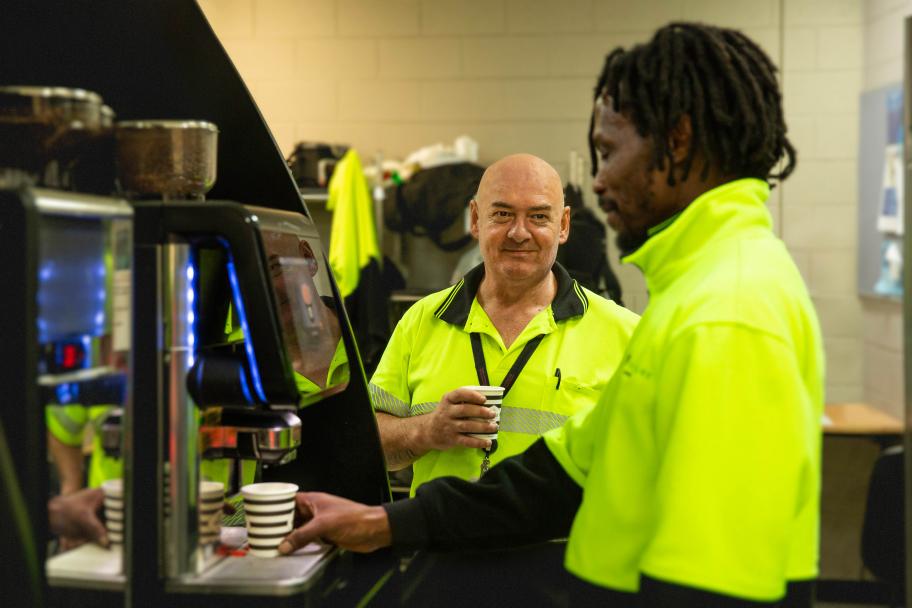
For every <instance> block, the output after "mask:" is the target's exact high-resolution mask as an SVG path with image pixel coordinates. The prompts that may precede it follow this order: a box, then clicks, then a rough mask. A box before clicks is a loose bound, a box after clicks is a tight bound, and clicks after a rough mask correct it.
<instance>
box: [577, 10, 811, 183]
mask: <svg viewBox="0 0 912 608" xmlns="http://www.w3.org/2000/svg"><path fill="white" fill-rule="evenodd" d="M600 97H603V98H604V97H610V98H611V101H612V103H613V107H614V111H615V112H623V113H624V115H625V116H627V117H628V118H629V119H630V120H631V122H632V123H633V125H634V126H635V127H636V130H637V132H638V133H639V135H640V136H641V137H649V138H651V139H652V142H653V163H654V166H656V167H658V168H659V169H664V166H665V160H666V159H667V160H668V162H669V166H671V167H673V166H674V165H673V158H672V155H671V150H670V149H669V146H668V136H669V134H670V133H671V132H672V129H673V128H674V127H675V126H676V125H677V124H678V121H679V120H680V119H681V117H682V116H683V115H685V114H686V115H688V116H689V117H690V121H691V125H692V128H693V137H692V138H691V143H690V149H689V150H688V152H687V157H686V158H685V160H684V163H683V166H682V168H681V179H687V176H688V174H689V173H690V170H691V167H692V165H693V161H694V156H695V153H696V151H697V149H698V148H699V150H700V152H701V153H702V155H703V158H704V159H705V164H704V166H703V170H702V172H701V174H700V179H702V180H705V179H706V178H707V177H708V176H709V169H710V167H711V166H717V167H718V168H719V170H720V171H721V173H722V174H723V175H725V176H731V177H734V178H741V177H756V178H759V179H762V180H765V181H770V180H773V179H775V180H778V181H782V180H783V179H785V178H786V177H788V175H789V174H790V173H791V172H792V171H793V170H794V168H795V156H796V152H795V148H794V147H792V144H791V142H789V140H788V138H787V137H786V135H785V133H786V126H785V121H784V119H783V115H782V94H781V93H780V91H779V85H778V83H777V82H776V66H774V65H773V62H772V61H771V60H770V58H769V57H768V56H767V55H766V53H764V52H763V50H762V49H760V47H759V46H757V44H756V43H755V42H753V41H752V40H751V39H750V38H748V37H747V36H745V35H744V34H742V33H741V32H738V31H736V30H731V29H726V28H720V27H714V26H710V25H704V24H700V23H671V24H669V25H667V26H665V27H663V28H661V29H660V30H658V31H657V32H656V33H655V35H654V36H653V37H652V40H650V41H649V42H648V43H647V44H638V45H636V46H634V47H633V48H631V49H630V50H628V51H625V50H624V49H622V48H620V47H619V48H616V49H615V50H613V51H612V52H611V53H610V54H609V55H608V56H607V57H606V58H605V66H604V68H603V69H602V73H601V74H600V75H599V80H598V84H597V85H596V87H595V96H594V100H596V101H597V100H598V99H599V98H600ZM594 127H595V113H594V112H593V114H592V116H591V117H590V120H589V155H590V159H591V161H592V174H593V175H595V173H596V168H597V159H596V151H595V145H594V142H593V141H592V135H593V131H594ZM783 156H784V157H785V166H784V167H782V169H781V171H779V172H777V173H774V172H772V169H773V168H774V167H775V165H776V164H777V163H778V162H779V159H780V158H782V157H783ZM674 183H675V171H673V170H672V171H669V172H668V184H669V185H674Z"/></svg>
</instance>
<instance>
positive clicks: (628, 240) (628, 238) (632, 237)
mask: <svg viewBox="0 0 912 608" xmlns="http://www.w3.org/2000/svg"><path fill="white" fill-rule="evenodd" d="M648 239H649V235H648V234H647V233H645V232H644V233H642V234H633V233H630V232H622V233H618V235H617V238H616V239H615V243H617V246H618V249H620V251H621V257H624V256H628V255H630V254H631V253H633V252H634V251H636V250H637V249H639V248H640V247H642V246H643V243H645V242H646V241H647V240H648Z"/></svg>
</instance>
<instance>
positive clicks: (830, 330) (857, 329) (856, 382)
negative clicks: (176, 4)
mask: <svg viewBox="0 0 912 608" xmlns="http://www.w3.org/2000/svg"><path fill="white" fill-rule="evenodd" d="M862 4H863V3H862V2H861V1H854V2H852V1H845V2H838V1H837V2H818V1H814V0H786V1H785V2H784V3H783V14H782V15H781V20H782V23H781V24H782V31H783V32H784V35H783V39H782V40H781V45H782V49H783V52H782V55H783V56H782V59H781V60H780V66H781V69H782V82H783V92H784V103H785V110H786V119H787V122H788V125H789V133H790V136H791V138H792V142H793V144H794V145H795V147H796V148H797V149H798V168H797V170H796V171H795V173H794V174H793V175H792V176H791V178H789V179H788V180H787V181H786V182H785V183H784V184H783V186H782V190H781V197H782V202H781V204H780V205H779V208H778V210H777V211H778V213H779V220H780V221H779V223H778V230H779V233H780V234H781V236H782V238H783V240H784V241H785V243H786V245H788V247H789V250H790V251H791V253H792V255H793V256H794V258H795V261H796V263H797V264H798V268H799V269H800V270H801V273H802V276H804V279H805V282H806V283H807V285H808V289H809V291H810V293H811V297H812V298H813V300H814V303H815V305H816V307H817V310H818V314H819V316H820V320H821V325H822V327H823V333H824V346H825V348H826V354H827V400H828V401H829V402H840V401H860V400H861V399H862V397H863V372H862V369H863V368H862V344H863V340H862V326H861V308H860V305H859V302H858V297H857V295H856V289H855V272H856V258H857V251H856V241H857V224H858V221H857V214H858V207H857V206H858V187H857V172H858V170H857V155H858V150H857V148H858V135H857V133H858V98H859V94H860V92H861V87H862V69H861V66H862V58H861V48H862V45H861V41H862V33H863V14H862ZM777 16H778V15H777Z"/></svg>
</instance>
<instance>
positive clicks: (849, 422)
mask: <svg viewBox="0 0 912 608" xmlns="http://www.w3.org/2000/svg"><path fill="white" fill-rule="evenodd" d="M904 427H905V425H904V424H903V421H902V420H900V419H899V418H896V417H895V416H893V415H891V414H888V413H887V412H884V411H883V410H881V409H878V408H876V407H873V406H871V405H868V404H866V403H832V404H828V405H826V406H825V407H824V418H823V432H824V433H826V434H827V435H902V434H903V430H904Z"/></svg>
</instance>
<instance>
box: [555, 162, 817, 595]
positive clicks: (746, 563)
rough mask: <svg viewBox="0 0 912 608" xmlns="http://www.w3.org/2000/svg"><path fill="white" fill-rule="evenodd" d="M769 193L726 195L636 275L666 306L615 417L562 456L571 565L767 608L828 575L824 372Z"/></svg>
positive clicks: (628, 373)
mask: <svg viewBox="0 0 912 608" xmlns="http://www.w3.org/2000/svg"><path fill="white" fill-rule="evenodd" d="M768 196H769V187H768V186H767V184H766V183H764V182H762V181H760V180H756V179H742V180H737V181H733V182H729V183H727V184H724V185H722V186H720V187H718V188H715V189H713V190H710V191H708V192H706V193H704V194H703V195H701V196H700V197H698V198H697V199H696V200H694V201H693V202H692V203H691V204H690V205H689V206H688V207H687V208H685V209H684V211H683V212H682V213H681V214H680V216H679V217H678V218H677V219H676V220H675V221H674V222H673V223H672V224H671V225H669V226H667V227H666V228H665V229H664V230H662V231H661V232H659V233H657V234H655V235H654V236H652V237H651V238H650V239H649V240H648V241H646V243H645V244H644V245H643V246H642V247H640V249H639V250H637V251H636V252H634V253H633V254H631V255H629V256H628V257H627V258H625V260H624V262H629V263H633V264H636V265H637V266H639V267H640V269H641V270H642V271H643V273H644V275H645V277H646V284H647V287H648V288H649V294H650V302H649V306H648V307H647V308H646V311H645V312H644V313H643V318H642V320H641V321H640V323H639V325H638V327H637V330H636V332H635V333H634V335H633V338H631V340H630V345H629V347H628V349H627V353H626V354H625V355H624V361H623V363H622V364H621V366H620V368H619V369H618V371H617V373H616V374H615V376H614V378H612V380H611V383H610V384H609V385H608V388H607V389H606V390H605V392H604V394H603V395H602V398H601V399H600V400H599V401H598V404H597V405H596V406H595V407H594V408H592V409H590V410H588V411H587V412H585V413H583V414H582V415H580V416H577V417H574V418H571V419H570V420H568V421H567V424H565V425H564V426H563V427H561V428H559V429H555V430H554V431H552V432H550V433H548V434H547V435H545V442H546V444H547V446H548V448H549V449H550V450H551V452H552V453H553V454H554V457H555V458H556V459H557V461H558V462H559V463H560V464H561V466H562V467H563V468H564V469H565V470H566V472H567V474H568V475H569V476H570V477H572V478H573V479H574V481H576V482H577V483H578V484H579V485H580V486H581V487H582V488H583V502H582V504H581V506H580V509H579V511H578V512H577V514H576V518H575V519H574V522H573V526H572V528H571V532H570V539H569V542H568V546H567V555H566V560H565V565H566V567H567V569H568V570H570V572H572V573H574V574H576V575H577V576H579V577H581V578H583V579H585V580H587V581H589V582H591V583H594V584H596V585H601V586H604V587H610V588H613V589H617V590H622V591H636V590H637V589H638V588H639V576H640V573H644V574H646V575H648V576H650V577H651V578H655V579H659V580H662V581H667V582H670V583H674V584H678V585H684V586H687V587H695V588H698V589H705V590H708V591H711V592H715V593H721V594H726V595H732V596H736V597H741V598H746V599H750V600H757V601H771V600H776V599H778V598H781V597H782V596H783V595H784V593H785V585H786V582H787V581H797V580H805V579H811V578H814V577H815V576H816V575H817V545H818V542H817V541H818V522H819V492H820V441H821V440H820V437H821V430H820V424H821V416H822V413H823V387H824V382H823V374H824V358H823V349H822V344H821V338H820V329H819V326H818V323H817V316H816V314H815V313H814V307H813V305H812V303H811V300H810V297H809V296H808V293H807V289H806V288H805V286H804V283H803V281H802V279H801V275H800V274H799V272H798V269H797V268H796V267H795V264H794V263H793V262H792V260H791V258H790V257H789V254H788V251H786V248H785V245H784V244H783V243H782V241H780V240H779V239H778V238H776V237H775V236H774V235H773V232H772V221H771V218H770V215H769V212H768V211H767V210H766V207H765V205H764V203H765V201H766V199H767V197H768Z"/></svg>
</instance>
